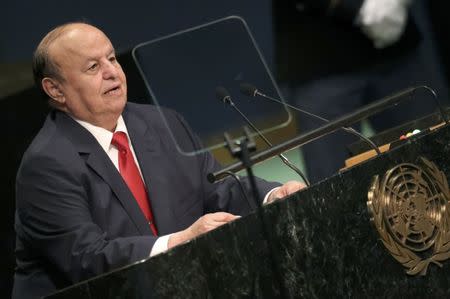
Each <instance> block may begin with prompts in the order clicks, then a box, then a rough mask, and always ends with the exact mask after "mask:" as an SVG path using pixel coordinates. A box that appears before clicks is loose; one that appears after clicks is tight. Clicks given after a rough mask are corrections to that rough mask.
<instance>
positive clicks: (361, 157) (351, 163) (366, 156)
mask: <svg viewBox="0 0 450 299" xmlns="http://www.w3.org/2000/svg"><path fill="white" fill-rule="evenodd" d="M443 125H445V123H444V122H442V123H440V124H438V125H435V126H433V127H430V128H429V131H430V132H431V131H434V130H436V129H438V128H440V127H442V126H443ZM413 136H414V135H413ZM390 148H391V143H388V144H384V145H382V146H379V147H378V149H379V150H380V152H381V153H384V152H387V151H388V150H389V149H390ZM375 156H376V152H375V150H373V149H372V150H369V151H367V152H364V153H361V154H359V155H356V156H353V157H351V158H348V159H347V160H345V166H344V167H343V168H342V169H341V170H345V169H347V168H349V167H352V166H354V165H357V164H359V163H361V162H364V161H366V160H369V159H370V158H373V157H375Z"/></svg>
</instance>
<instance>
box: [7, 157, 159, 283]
mask: <svg viewBox="0 0 450 299" xmlns="http://www.w3.org/2000/svg"><path fill="white" fill-rule="evenodd" d="M69 169H70V170H69ZM85 188H86V185H85V184H84V182H83V174H82V173H81V171H80V169H77V168H76V167H70V165H69V164H68V161H59V160H58V159H56V158H53V157H51V156H49V155H45V154H41V155H40V156H39V157H36V156H33V157H32V158H31V157H30V156H28V158H26V159H25V160H24V161H23V163H22V166H21V168H20V170H19V172H18V176H17V180H16V198H17V200H16V205H17V214H16V231H17V234H18V236H19V238H20V240H21V241H22V242H23V243H25V246H24V247H25V248H26V249H24V250H29V251H30V252H31V253H30V252H27V255H30V254H31V255H35V256H36V257H37V258H40V259H42V258H43V260H45V261H49V264H48V265H47V266H48V269H49V270H50V269H55V270H56V273H63V274H64V275H65V277H64V279H63V278H62V279H63V280H65V281H68V282H70V283H75V282H78V281H80V280H84V279H87V278H90V277H93V276H96V275H99V274H102V273H105V272H108V271H110V270H112V269H114V268H117V267H120V266H124V265H127V264H129V263H132V262H135V261H138V260H141V259H144V258H146V257H148V256H149V253H150V250H151V247H152V246H153V243H154V242H155V240H156V238H154V237H150V236H149V237H147V236H139V235H137V236H130V237H124V238H116V239H111V238H110V237H109V235H108V233H107V232H106V231H103V230H102V229H101V228H100V226H99V225H97V224H96V222H95V220H94V219H93V218H92V216H91V212H90V208H91V205H90V201H91V200H95V199H92V198H88V196H87V194H86V190H85ZM17 254H19V255H20V254H21V252H20V251H18V252H17Z"/></svg>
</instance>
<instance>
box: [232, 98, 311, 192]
mask: <svg viewBox="0 0 450 299" xmlns="http://www.w3.org/2000/svg"><path fill="white" fill-rule="evenodd" d="M227 102H228V104H229V105H230V106H231V107H233V108H234V110H236V111H237V112H238V113H239V114H240V115H241V116H242V118H243V119H244V120H245V122H246V123H247V124H248V125H249V126H250V127H251V128H252V129H253V131H255V132H256V133H257V134H258V136H259V137H261V139H262V140H264V142H265V143H266V144H267V145H268V146H273V145H272V143H271V142H270V141H269V140H268V139H267V138H266V136H264V135H263V133H262V132H261V131H260V130H258V128H257V127H256V126H255V125H253V123H252V122H251V121H250V120H249V119H248V118H247V116H245V114H244V113H242V111H241V110H240V109H239V108H238V107H236V105H235V104H234V102H233V101H232V100H231V99H227ZM278 157H279V158H280V159H281V161H283V163H284V164H285V165H286V166H287V167H289V168H290V169H292V170H293V171H295V172H296V173H297V174H298V175H299V176H300V177H301V178H302V180H303V182H304V183H305V184H306V185H307V186H308V187H309V186H310V185H311V184H310V182H309V180H308V179H307V178H306V176H305V175H304V174H303V172H302V171H301V170H300V169H299V168H298V167H297V166H295V165H294V164H292V163H291V162H290V161H289V160H288V158H286V157H285V156H284V155H283V154H279V155H278Z"/></svg>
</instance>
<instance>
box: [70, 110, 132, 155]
mask: <svg viewBox="0 0 450 299" xmlns="http://www.w3.org/2000/svg"><path fill="white" fill-rule="evenodd" d="M71 117H72V118H73V119H74V120H75V121H76V122H77V123H79V124H80V125H82V126H83V127H84V128H85V129H86V130H88V131H89V132H90V133H91V134H92V135H93V136H94V137H95V139H97V141H98V143H99V144H100V146H101V147H102V148H103V150H105V152H108V151H109V149H110V146H111V140H112V138H113V133H111V132H110V131H108V130H106V129H104V128H102V127H98V126H95V125H93V124H90V123H88V122H86V121H83V120H79V119H77V118H75V117H74V116H72V115H71ZM114 132H125V133H126V134H127V138H128V143H130V137H129V136H128V130H127V127H126V125H125V121H124V120H123V117H122V115H120V116H119V118H118V119H117V126H116V129H115V130H114Z"/></svg>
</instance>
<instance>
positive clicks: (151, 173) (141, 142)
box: [123, 109, 176, 235]
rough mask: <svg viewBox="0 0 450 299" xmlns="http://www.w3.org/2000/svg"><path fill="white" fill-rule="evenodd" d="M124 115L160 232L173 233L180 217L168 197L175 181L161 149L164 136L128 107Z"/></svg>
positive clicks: (161, 233) (162, 233)
mask: <svg viewBox="0 0 450 299" xmlns="http://www.w3.org/2000/svg"><path fill="white" fill-rule="evenodd" d="M123 118H124V120H125V123H126V126H127V130H128V133H129V135H130V139H131V142H132V144H133V148H134V151H135V153H136V157H137V159H138V162H139V166H140V168H141V172H142V176H143V177H144V181H145V185H146V186H147V190H148V194H149V199H150V204H151V207H152V212H153V217H154V219H155V222H156V227H157V229H158V233H159V234H160V235H164V234H168V233H171V232H173V231H174V229H176V227H175V226H174V224H175V223H176V221H174V214H173V207H172V206H171V201H170V198H169V197H168V191H169V190H171V189H170V188H171V185H170V181H168V179H167V176H166V175H165V170H166V168H167V167H168V166H169V165H168V164H167V163H166V162H165V161H166V159H167V155H166V154H164V153H162V150H161V139H160V136H159V134H158V133H157V132H156V131H155V129H154V128H153V127H152V126H151V125H149V124H148V123H147V122H145V121H144V120H143V119H141V118H139V117H138V116H137V115H135V114H132V113H131V112H130V111H128V110H127V109H126V110H125V111H124V113H123Z"/></svg>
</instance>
